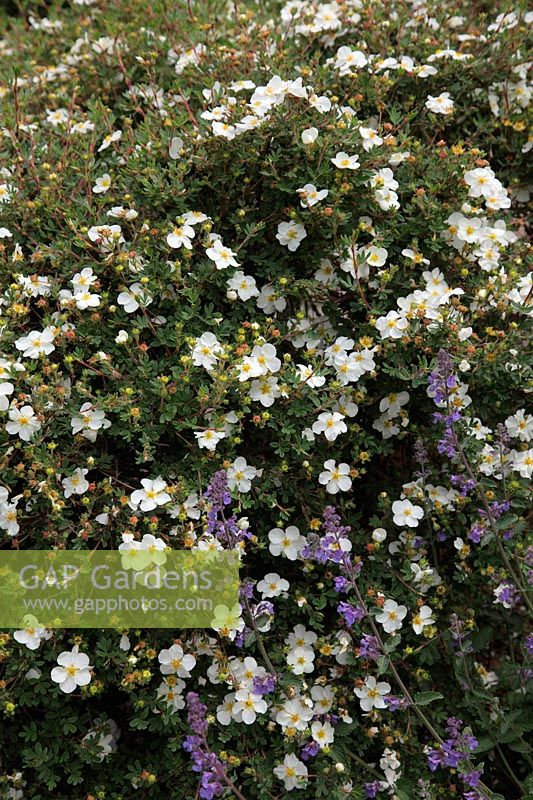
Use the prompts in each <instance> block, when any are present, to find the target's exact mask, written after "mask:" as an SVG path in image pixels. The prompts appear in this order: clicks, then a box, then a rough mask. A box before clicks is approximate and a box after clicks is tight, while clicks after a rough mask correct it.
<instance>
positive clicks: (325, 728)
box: [311, 720, 335, 748]
mask: <svg viewBox="0 0 533 800" xmlns="http://www.w3.org/2000/svg"><path fill="white" fill-rule="evenodd" d="M311 736H312V737H313V739H314V741H315V742H316V743H317V744H318V745H319V746H320V747H321V748H322V747H326V746H327V745H330V744H331V743H332V742H333V740H334V738H335V731H334V728H333V725H332V724H331V723H330V722H318V720H317V721H316V722H313V724H312V725H311Z"/></svg>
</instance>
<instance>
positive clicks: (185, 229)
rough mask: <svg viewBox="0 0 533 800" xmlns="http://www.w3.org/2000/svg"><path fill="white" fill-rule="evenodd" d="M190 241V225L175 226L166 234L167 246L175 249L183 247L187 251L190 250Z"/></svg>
mask: <svg viewBox="0 0 533 800" xmlns="http://www.w3.org/2000/svg"><path fill="white" fill-rule="evenodd" d="M192 239H194V228H193V227H192V226H191V225H188V224H183V225H177V226H176V227H175V228H173V230H172V231H171V232H170V233H169V234H168V236H167V244H168V246H169V247H173V248H175V249H176V248H179V247H182V246H183V247H185V248H186V249H187V250H192V241H191V240H192Z"/></svg>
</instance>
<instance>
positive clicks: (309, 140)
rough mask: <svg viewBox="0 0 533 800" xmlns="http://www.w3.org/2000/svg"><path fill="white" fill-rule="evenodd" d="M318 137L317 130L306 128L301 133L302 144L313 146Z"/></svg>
mask: <svg viewBox="0 0 533 800" xmlns="http://www.w3.org/2000/svg"><path fill="white" fill-rule="evenodd" d="M317 137H318V129H317V128H306V129H305V130H304V131H302V142H303V143H304V144H313V142H315V141H316V139H317Z"/></svg>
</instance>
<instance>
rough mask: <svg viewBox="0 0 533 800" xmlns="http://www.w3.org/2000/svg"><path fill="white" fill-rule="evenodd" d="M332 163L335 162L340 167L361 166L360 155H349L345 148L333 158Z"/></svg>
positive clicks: (351, 167)
mask: <svg viewBox="0 0 533 800" xmlns="http://www.w3.org/2000/svg"><path fill="white" fill-rule="evenodd" d="M331 163H332V164H335V166H336V167H337V168H338V169H359V167H360V166H361V164H360V163H359V156H349V155H348V153H345V152H344V151H343V150H341V152H340V153H337V155H336V156H335V158H332V159H331Z"/></svg>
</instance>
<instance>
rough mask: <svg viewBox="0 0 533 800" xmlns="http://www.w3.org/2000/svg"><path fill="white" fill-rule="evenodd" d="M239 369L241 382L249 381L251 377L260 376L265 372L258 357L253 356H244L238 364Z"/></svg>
mask: <svg viewBox="0 0 533 800" xmlns="http://www.w3.org/2000/svg"><path fill="white" fill-rule="evenodd" d="M237 369H238V370H239V381H240V383H244V381H248V380H250V378H258V377H259V375H262V374H263V368H262V366H261V364H260V363H259V361H258V360H257V358H254V357H253V356H244V358H243V360H242V362H241V363H240V364H238V365H237Z"/></svg>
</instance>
